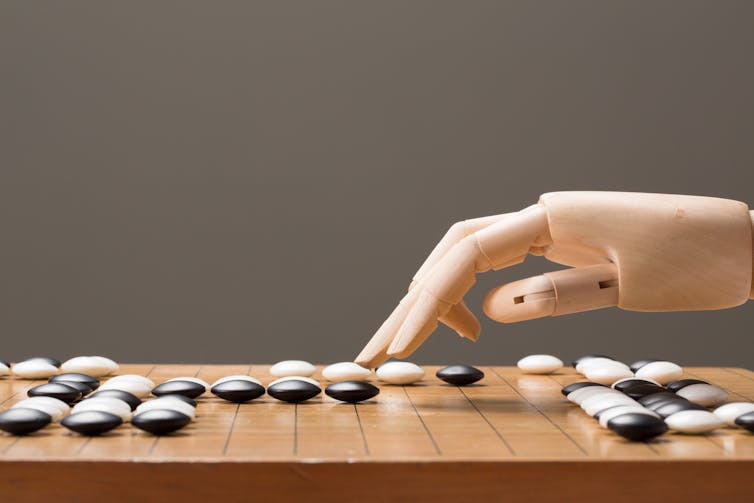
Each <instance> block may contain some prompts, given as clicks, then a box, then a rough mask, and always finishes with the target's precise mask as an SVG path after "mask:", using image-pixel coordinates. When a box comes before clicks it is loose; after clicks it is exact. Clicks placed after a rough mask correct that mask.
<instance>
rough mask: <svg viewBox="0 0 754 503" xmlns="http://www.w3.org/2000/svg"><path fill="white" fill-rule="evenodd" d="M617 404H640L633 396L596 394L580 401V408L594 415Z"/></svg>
mask: <svg viewBox="0 0 754 503" xmlns="http://www.w3.org/2000/svg"><path fill="white" fill-rule="evenodd" d="M618 405H640V404H639V403H638V402H637V401H636V400H634V399H633V398H631V397H629V396H626V395H597V396H593V397H591V398H589V399H587V400H584V401H583V402H581V408H582V409H584V412H586V413H587V414H589V415H590V416H594V415H595V414H597V413H598V412H601V411H603V410H605V409H609V408H610V407H617V406H618Z"/></svg>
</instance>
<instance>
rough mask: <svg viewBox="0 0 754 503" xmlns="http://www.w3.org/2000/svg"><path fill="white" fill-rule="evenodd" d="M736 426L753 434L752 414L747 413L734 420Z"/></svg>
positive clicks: (753, 422) (753, 415) (753, 414)
mask: <svg viewBox="0 0 754 503" xmlns="http://www.w3.org/2000/svg"><path fill="white" fill-rule="evenodd" d="M736 424H737V425H738V426H741V427H742V428H746V429H747V430H749V431H752V432H754V412H747V413H746V414H742V415H740V416H738V417H737V418H736Z"/></svg>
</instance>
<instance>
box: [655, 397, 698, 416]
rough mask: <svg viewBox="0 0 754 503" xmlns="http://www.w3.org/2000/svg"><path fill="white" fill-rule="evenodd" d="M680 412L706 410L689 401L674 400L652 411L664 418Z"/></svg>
mask: <svg viewBox="0 0 754 503" xmlns="http://www.w3.org/2000/svg"><path fill="white" fill-rule="evenodd" d="M682 410H707V409H705V408H704V407H702V406H701V405H699V404H697V403H694V402H691V401H689V400H674V401H672V402H666V403H664V404H662V405H661V406H659V407H656V408H655V409H654V411H655V412H656V413H657V414H659V416H660V417H662V418H665V417H668V416H672V415H673V414H675V413H676V412H681V411H682Z"/></svg>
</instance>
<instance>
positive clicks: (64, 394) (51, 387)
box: [26, 382, 81, 404]
mask: <svg viewBox="0 0 754 503" xmlns="http://www.w3.org/2000/svg"><path fill="white" fill-rule="evenodd" d="M26 394H27V395H29V396H51V397H52V398H57V399H58V400H62V401H64V402H65V403H68V404H70V403H73V402H75V401H76V400H78V399H79V398H81V392H80V391H79V390H78V389H76V388H74V387H71V386H69V385H67V384H63V383H62V382H48V383H46V384H40V385H39V386H34V387H33V388H31V389H30V390H29V391H27V392H26Z"/></svg>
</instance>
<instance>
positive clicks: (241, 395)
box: [210, 379, 264, 403]
mask: <svg viewBox="0 0 754 503" xmlns="http://www.w3.org/2000/svg"><path fill="white" fill-rule="evenodd" d="M210 391H212V394H213V395H215V396H218V397H220V398H222V399H223V400H227V401H229V402H234V403H243V402H248V401H249V400H254V399H255V398H259V397H260V396H262V395H264V386H262V385H260V384H257V383H255V382H254V381H249V380H248V379H231V380H229V381H223V382H221V383H220V384H216V385H215V386H212V389H211V390H210Z"/></svg>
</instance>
